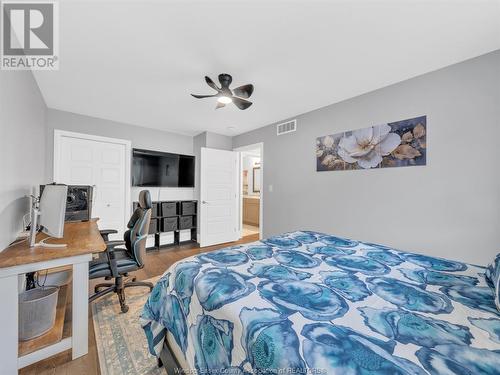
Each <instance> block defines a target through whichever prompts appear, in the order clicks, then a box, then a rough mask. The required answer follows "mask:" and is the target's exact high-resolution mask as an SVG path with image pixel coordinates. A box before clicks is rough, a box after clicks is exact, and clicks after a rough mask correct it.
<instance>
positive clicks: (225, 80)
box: [219, 73, 233, 89]
mask: <svg viewBox="0 0 500 375" xmlns="http://www.w3.org/2000/svg"><path fill="white" fill-rule="evenodd" d="M219 82H220V84H221V86H222V88H223V89H227V88H229V85H230V84H231V82H233V77H231V76H230V75H229V74H226V73H223V74H219Z"/></svg>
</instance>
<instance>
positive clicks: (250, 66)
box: [35, 0, 500, 135]
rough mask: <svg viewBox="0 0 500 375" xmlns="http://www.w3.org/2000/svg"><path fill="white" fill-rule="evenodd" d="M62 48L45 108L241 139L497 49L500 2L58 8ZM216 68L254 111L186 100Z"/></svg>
mask: <svg viewBox="0 0 500 375" xmlns="http://www.w3.org/2000/svg"><path fill="white" fill-rule="evenodd" d="M60 43H61V45H60V70H59V71H57V72H36V73H35V75H36V79H37V81H38V83H39V86H40V89H41V91H42V93H43V96H44V98H45V100H46V102H47V105H48V106H49V107H51V108H56V109H61V110H65V111H71V112H75V113H81V114H85V115H89V116H95V117H100V118H104V119H110V120H115V121H121V122H124V123H129V124H135V125H139V126H145V127H150V128H157V129H163V130H169V131H174V132H179V133H184V134H189V135H194V134H197V133H200V132H202V131H205V130H208V131H213V132H216V133H220V134H226V135H236V134H240V133H243V132H246V131H249V130H251V129H255V128H258V127H261V126H264V125H267V124H269V123H272V122H275V121H279V120H282V119H286V118H288V117H291V116H294V115H297V114H300V113H303V112H307V111H310V110H313V109H316V108H320V107H323V106H325V105H328V104H332V103H335V102H338V101H341V100H344V99H347V98H350V97H353V96H356V95H359V94H362V93H365V92H368V91H372V90H374V89H377V88H380V87H384V86H387V85H390V84H393V83H396V82H399V81H402V80H405V79H408V78H410V77H414V76H416V75H420V74H423V73H426V72H429V71H433V70H436V69H439V68H442V67H445V66H447V65H451V64H453V63H456V62H459V61H463V60H466V59H468V58H471V57H475V56H478V55H481V54H484V53H487V52H490V51H493V50H495V49H499V48H500V1H498V0H468V1H459V0H447V1H443V0H431V1H425V0H411V1H410V0H384V1H380V0H350V1H317V0H303V1H276V0H274V1H270V0H266V1H262V0H253V1H252V0H249V1H247V0H231V1H229V0H228V1H221V0H212V1H192V0H181V1H173V0H161V1H160V0H158V1H139V0H137V1H118V0H115V1H112V0H108V1H103V0H99V1H88V0H86V1H83V0H80V1H74V0H61V1H60ZM222 72H224V73H229V74H231V75H232V76H233V79H234V80H233V85H232V87H236V85H241V84H246V83H253V84H254V85H255V93H254V95H253V96H252V98H251V99H252V100H253V102H254V105H253V106H252V107H250V108H249V109H248V110H245V111H240V110H238V109H237V108H236V107H234V105H229V106H227V107H226V108H222V109H218V110H217V111H216V110H215V109H214V108H215V99H213V98H210V99H202V100H197V99H194V98H192V97H191V96H190V95H189V94H190V93H198V94H205V93H206V94H208V93H212V89H210V88H209V87H208V86H207V85H206V84H205V82H204V79H203V77H204V76H205V75H208V76H210V77H212V78H213V79H214V80H215V79H216V78H217V75H218V74H219V73H222ZM231 127H234V129H231Z"/></svg>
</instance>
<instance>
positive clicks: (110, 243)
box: [106, 241, 125, 251]
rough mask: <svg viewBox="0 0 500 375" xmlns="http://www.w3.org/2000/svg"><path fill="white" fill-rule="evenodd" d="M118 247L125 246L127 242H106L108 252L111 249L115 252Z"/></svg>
mask: <svg viewBox="0 0 500 375" xmlns="http://www.w3.org/2000/svg"><path fill="white" fill-rule="evenodd" d="M117 246H125V241H106V250H107V249H110V250H111V251H113V250H114V248H115V247H117Z"/></svg>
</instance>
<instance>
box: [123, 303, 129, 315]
mask: <svg viewBox="0 0 500 375" xmlns="http://www.w3.org/2000/svg"><path fill="white" fill-rule="evenodd" d="M127 311H128V306H127V305H125V306H122V313H124V314H125V313H126V312H127Z"/></svg>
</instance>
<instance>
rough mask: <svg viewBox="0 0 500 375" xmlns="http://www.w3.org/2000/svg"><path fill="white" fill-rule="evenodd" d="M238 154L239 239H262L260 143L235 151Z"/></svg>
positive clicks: (261, 157) (261, 154)
mask: <svg viewBox="0 0 500 375" xmlns="http://www.w3.org/2000/svg"><path fill="white" fill-rule="evenodd" d="M235 151H238V152H239V154H240V172H239V175H240V194H239V195H240V220H239V227H240V237H247V236H251V235H257V234H258V235H259V238H262V216H263V215H262V207H263V200H262V198H263V197H262V190H263V189H262V186H263V185H262V176H263V145H262V143H258V144H254V145H249V146H244V147H239V148H237V149H235Z"/></svg>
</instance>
